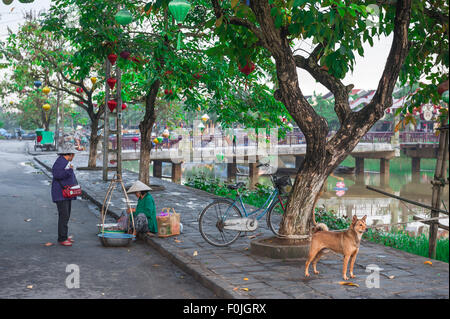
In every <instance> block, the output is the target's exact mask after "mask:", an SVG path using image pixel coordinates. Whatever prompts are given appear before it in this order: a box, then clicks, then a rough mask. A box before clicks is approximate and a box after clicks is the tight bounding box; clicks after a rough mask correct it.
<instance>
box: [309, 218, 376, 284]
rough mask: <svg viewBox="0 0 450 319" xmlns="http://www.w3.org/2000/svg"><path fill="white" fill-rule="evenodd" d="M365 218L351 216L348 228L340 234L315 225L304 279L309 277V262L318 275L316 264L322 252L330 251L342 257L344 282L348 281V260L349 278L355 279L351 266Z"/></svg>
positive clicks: (363, 229)
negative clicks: (348, 266)
mask: <svg viewBox="0 0 450 319" xmlns="http://www.w3.org/2000/svg"><path fill="white" fill-rule="evenodd" d="M366 218H367V216H364V217H363V218H361V219H358V217H356V216H353V219H352V224H351V225H350V227H349V228H348V229H347V230H345V231H342V232H332V231H328V228H327V227H326V226H325V225H323V226H325V227H323V226H322V225H321V224H317V226H316V227H315V228H314V229H313V232H314V234H313V236H312V239H311V247H310V249H309V256H308V260H307V261H306V264H305V277H309V271H308V270H309V264H310V263H311V262H312V264H313V270H314V273H315V274H318V273H319V272H318V271H317V269H316V265H317V262H318V261H319V259H320V257H321V256H322V255H323V253H324V250H326V249H331V250H333V251H334V252H336V253H340V254H343V255H344V265H343V269H342V278H344V280H348V277H347V265H348V261H349V259H350V258H351V261H350V277H351V278H355V275H354V274H353V265H354V264H355V260H356V255H357V254H358V251H359V243H360V242H361V237H362V235H363V233H364V232H365V231H366ZM318 226H321V227H318ZM324 229H325V230H324Z"/></svg>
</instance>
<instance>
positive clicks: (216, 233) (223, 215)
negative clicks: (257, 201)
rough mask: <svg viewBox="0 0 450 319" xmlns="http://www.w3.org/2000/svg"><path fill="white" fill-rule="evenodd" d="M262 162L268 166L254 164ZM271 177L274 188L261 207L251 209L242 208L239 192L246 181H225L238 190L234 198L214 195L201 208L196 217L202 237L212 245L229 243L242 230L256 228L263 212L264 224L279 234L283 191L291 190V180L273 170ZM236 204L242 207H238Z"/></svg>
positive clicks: (223, 245)
mask: <svg viewBox="0 0 450 319" xmlns="http://www.w3.org/2000/svg"><path fill="white" fill-rule="evenodd" d="M261 166H266V167H268V166H269V165H268V164H259V165H258V166H257V167H261ZM270 177H271V181H272V184H273V185H274V190H273V192H272V193H271V194H270V195H269V197H268V198H267V199H266V201H265V203H264V204H263V206H262V207H260V208H258V209H256V210H254V211H251V212H247V210H246V209H245V206H244V203H243V201H242V198H241V194H240V192H239V189H240V188H241V187H242V186H244V185H245V184H244V183H243V182H238V183H236V184H233V185H228V186H227V187H228V188H229V189H230V190H234V189H235V190H236V191H237V198H236V199H235V200H234V201H233V200H231V199H227V198H220V199H216V200H214V201H213V202H212V203H210V204H209V205H208V206H206V207H205V208H204V209H203V211H202V212H201V213H200V215H199V219H198V222H199V231H200V234H201V235H202V237H203V238H204V239H205V240H206V241H207V242H208V243H209V244H211V245H213V246H217V247H225V246H228V245H231V244H232V243H234V242H235V241H236V240H237V239H238V237H239V236H240V234H241V232H252V231H255V230H256V229H257V228H258V221H259V220H260V219H261V218H262V217H264V215H266V214H267V216H266V222H267V226H268V227H269V229H270V230H271V231H272V232H273V233H274V234H275V235H277V236H278V235H279V233H278V230H279V225H280V223H281V219H282V217H283V213H284V211H285V203H284V202H283V200H282V195H285V194H286V193H288V192H289V191H290V189H288V188H289V187H290V188H292V182H291V179H290V177H289V176H282V177H277V176H276V175H275V174H271V175H270ZM239 204H240V206H241V208H242V210H241V209H240V208H239V207H238V205H239ZM242 212H243V213H244V215H243V214H242ZM252 216H253V217H252Z"/></svg>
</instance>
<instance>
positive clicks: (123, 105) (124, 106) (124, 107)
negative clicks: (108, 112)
mask: <svg viewBox="0 0 450 319" xmlns="http://www.w3.org/2000/svg"><path fill="white" fill-rule="evenodd" d="M127 106H128V105H127V104H126V103H122V111H123V110H125V109H126V108H127Z"/></svg>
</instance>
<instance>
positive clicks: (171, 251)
mask: <svg viewBox="0 0 450 319" xmlns="http://www.w3.org/2000/svg"><path fill="white" fill-rule="evenodd" d="M34 158H35V160H37V162H38V163H39V164H40V165H43V166H45V167H47V168H48V167H51V166H52V165H53V162H54V161H55V159H56V155H54V154H52V155H40V156H35V157H34ZM86 163H87V157H86V155H84V154H80V155H77V156H76V157H75V161H74V164H75V166H86ZM44 170H45V169H44ZM46 173H47V174H51V173H48V172H46ZM50 176H51V175H50ZM76 176H77V179H78V181H79V183H80V184H81V185H82V189H83V191H84V192H85V194H86V196H87V197H88V198H89V199H90V200H91V201H93V202H94V203H96V204H97V205H99V206H100V207H101V205H102V203H103V200H104V197H105V194H106V189H107V188H108V186H109V183H107V182H103V181H102V172H101V170H99V171H85V170H77V171H76ZM122 177H123V180H124V182H125V184H126V187H129V185H131V183H132V182H133V181H135V180H136V179H137V174H136V173H133V172H130V171H125V172H124V173H123V176H122ZM151 184H158V185H163V186H164V187H165V190H163V191H152V193H151V194H152V196H153V197H154V199H155V203H156V208H157V210H159V209H161V208H163V207H174V208H175V210H176V211H177V212H178V213H180V215H181V223H182V224H183V233H182V234H180V235H179V236H176V237H168V238H155V237H145V238H141V239H140V240H145V241H146V242H147V243H148V244H149V245H151V246H152V247H154V248H156V249H157V250H158V251H159V252H160V253H161V254H163V255H165V256H166V257H168V258H169V259H170V260H172V262H174V263H175V264H176V265H178V266H179V267H180V268H181V269H182V270H184V271H185V272H187V273H189V274H191V275H192V276H194V278H196V279H197V280H198V281H200V282H201V283H202V284H203V285H205V286H206V287H208V288H210V289H211V290H213V291H214V292H215V293H216V294H217V295H218V296H220V297H223V298H250V299H254V298H262V299H264V298H270V299H278V298H281V299H292V298H302V299H303V298H308V299H311V298H325V299H328V298H338V299H348V298H353V299H354V298H376V299H387V298H389V299H392V298H446V299H448V298H449V265H448V264H447V263H444V262H440V261H436V260H433V261H432V265H428V264H424V261H426V260H428V259H427V258H423V257H419V256H416V255H412V254H409V253H405V252H402V251H399V250H396V249H393V248H389V247H385V246H383V245H378V244H374V243H370V242H366V241H363V242H362V244H361V249H360V251H359V254H358V257H357V260H356V264H355V275H356V276H357V277H356V278H355V279H352V280H351V282H353V283H356V284H358V285H359V287H355V286H343V285H340V284H339V283H340V282H341V281H342V279H341V268H342V257H341V256H338V255H336V254H328V255H326V256H325V257H324V258H322V259H321V261H320V262H319V263H318V266H317V267H318V270H319V271H320V274H319V275H314V274H313V273H312V271H311V277H310V278H309V279H305V278H304V276H303V273H304V264H305V260H304V259H296V260H275V259H270V258H265V257H259V256H255V255H252V254H251V251H250V242H251V240H253V239H254V238H263V237H270V236H272V233H271V232H270V230H269V229H268V228H267V226H265V225H262V224H265V223H264V222H262V223H260V224H261V226H260V228H258V229H257V230H256V231H255V232H254V233H249V234H247V235H244V236H242V237H241V238H239V239H238V240H237V241H236V242H235V243H234V244H232V245H231V246H230V247H224V248H217V247H214V246H211V245H209V244H208V243H207V242H205V241H204V239H203V238H202V237H201V235H200V233H199V231H198V221H197V218H198V214H199V213H200V212H201V211H202V209H203V208H204V207H205V206H206V205H207V204H208V203H210V202H211V201H212V200H213V199H214V198H216V196H214V195H211V194H209V193H206V192H203V191H200V190H196V189H192V188H189V187H186V186H182V185H178V184H174V183H171V182H168V181H166V180H162V179H158V178H154V177H152V178H151ZM124 205H125V203H124V201H123V199H122V196H121V193H116V195H115V197H114V199H113V201H112V205H111V206H110V209H109V210H110V213H111V214H112V215H113V216H114V215H115V216H118V215H120V213H121V210H122V209H123V208H124ZM255 236H256V237H255ZM195 252H196V253H195ZM368 265H376V267H378V268H380V269H381V270H380V271H379V286H378V288H369V286H367V285H366V282H368V283H369V284H370V283H372V284H375V281H374V280H375V279H373V278H374V277H375V275H374V273H373V272H372V271H367V272H366V267H367V266H368ZM372 267H373V266H372ZM369 268H370V267H369ZM369 275H370V277H368V276H369ZM244 278H246V279H247V280H245V279H244ZM244 288H246V289H244Z"/></svg>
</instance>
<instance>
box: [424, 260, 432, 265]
mask: <svg viewBox="0 0 450 319" xmlns="http://www.w3.org/2000/svg"><path fill="white" fill-rule="evenodd" d="M424 264H425V265H433V263H432V262H431V261H429V260H427V261H425V262H424Z"/></svg>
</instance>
